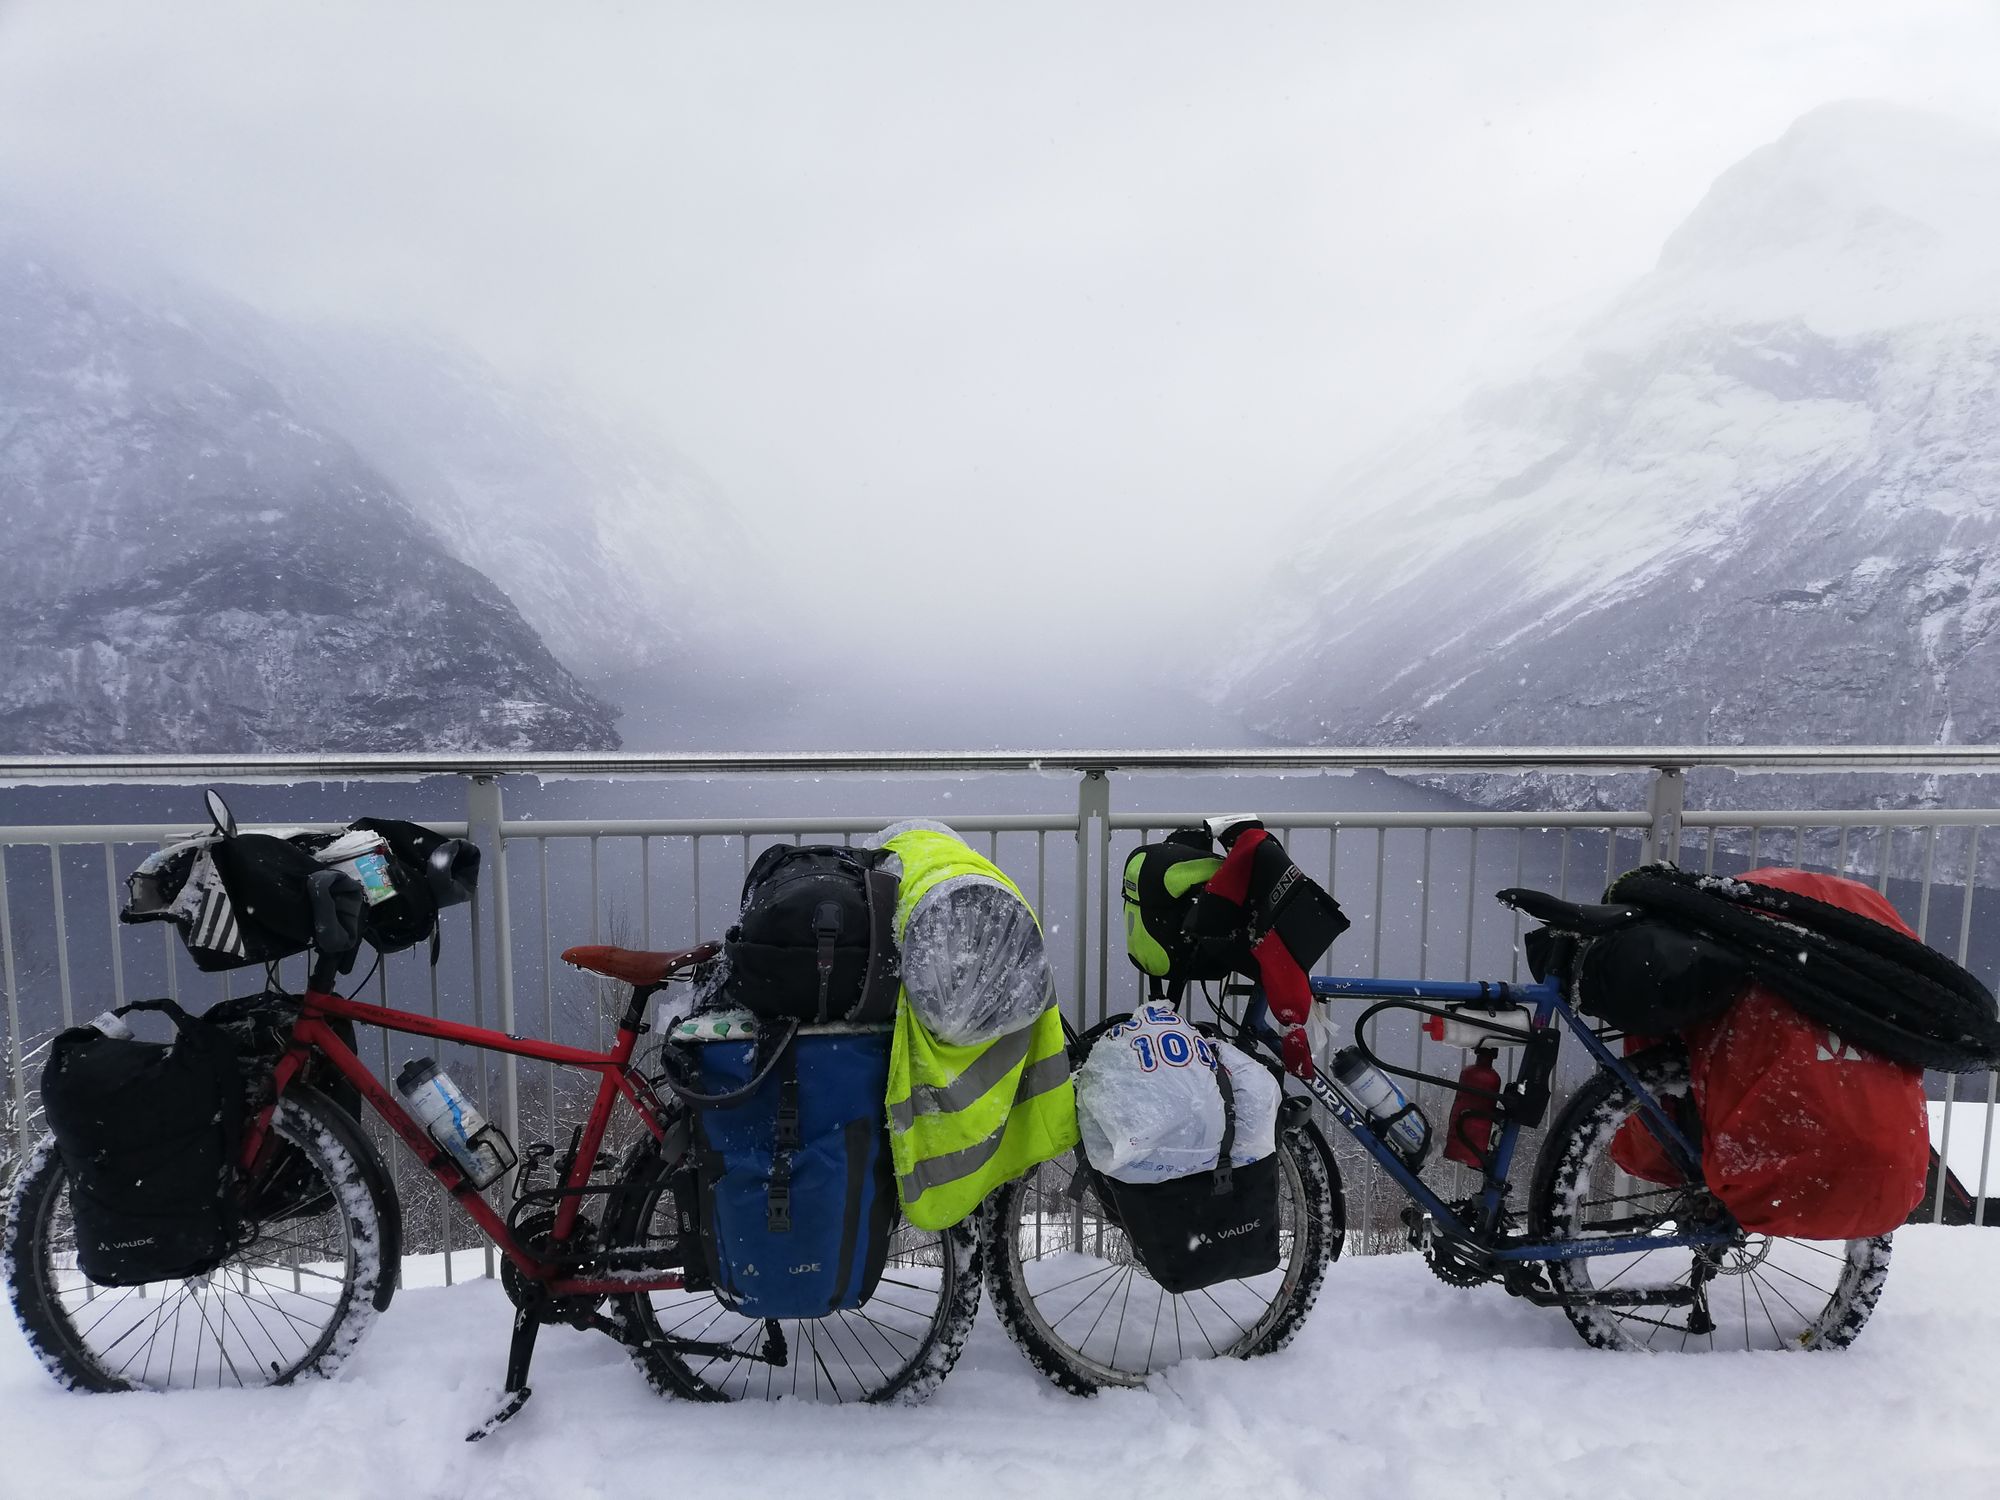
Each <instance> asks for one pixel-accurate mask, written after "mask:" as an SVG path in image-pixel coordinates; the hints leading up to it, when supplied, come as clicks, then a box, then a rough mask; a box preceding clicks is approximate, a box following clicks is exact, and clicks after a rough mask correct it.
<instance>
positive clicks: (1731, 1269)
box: [1529, 1050, 1889, 1350]
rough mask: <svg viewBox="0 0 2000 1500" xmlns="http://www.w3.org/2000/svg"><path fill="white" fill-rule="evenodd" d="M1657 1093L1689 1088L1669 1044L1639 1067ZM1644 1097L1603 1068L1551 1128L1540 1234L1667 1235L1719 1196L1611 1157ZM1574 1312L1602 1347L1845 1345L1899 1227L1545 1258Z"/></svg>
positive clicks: (1535, 1220) (1714, 1212) (1540, 1163)
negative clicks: (1632, 1169) (1859, 1235)
mask: <svg viewBox="0 0 2000 1500" xmlns="http://www.w3.org/2000/svg"><path fill="white" fill-rule="evenodd" d="M1630 1066H1631V1069H1632V1072H1633V1074H1634V1076H1635V1077H1636V1078H1637V1079H1638V1081H1639V1083H1640V1085H1641V1086H1643V1087H1644V1088H1645V1089H1646V1090H1648V1091H1649V1092H1650V1093H1652V1094H1653V1095H1654V1096H1655V1097H1662V1098H1664V1097H1666V1096H1669V1095H1674V1094H1685V1093H1686V1091H1687V1088H1688V1068H1687V1059H1686V1058H1685V1057H1684V1056H1682V1055H1681V1054H1680V1053H1679V1052H1677V1051H1671V1050H1663V1051H1660V1052H1656V1053H1653V1054H1651V1055H1648V1056H1644V1057H1639V1058H1634V1059H1633V1060H1632V1062H1631V1064H1630ZM1638 1109H1639V1103H1638V1099H1637V1097H1636V1096H1635V1095H1634V1094H1633V1093H1632V1092H1631V1090H1630V1089H1628V1088H1627V1087H1626V1086H1625V1084H1624V1083H1623V1082H1621V1081H1620V1080H1619V1078H1618V1077H1617V1075H1615V1074H1613V1073H1610V1072H1604V1071H1600V1072H1599V1073H1598V1074H1597V1075H1596V1076H1595V1077H1593V1078H1592V1079H1591V1080H1590V1081H1589V1082H1588V1083H1586V1084H1585V1085H1584V1086H1583V1087H1582V1088H1581V1089H1579V1090H1578V1091H1577V1093H1576V1094H1575V1096H1574V1097H1572V1098H1571V1099H1570V1101H1569V1103H1568V1104H1567V1105H1566V1106H1564V1108H1563V1110H1562V1112H1561V1113H1560V1114H1559V1115H1558V1116H1557V1117H1556V1121H1555V1124H1554V1125H1552V1126H1551V1127H1550V1129H1549V1135H1548V1139H1547V1140H1546V1141H1545V1142H1544V1143H1543V1145H1542V1152H1541V1156H1540V1157H1539V1158H1538V1159H1537V1161H1536V1163H1535V1182H1534V1189H1533V1195H1532V1202H1531V1204H1530V1218H1529V1225H1530V1233H1531V1234H1532V1235H1533V1236H1534V1237H1535V1238H1536V1239H1540V1240H1550V1241H1554V1240H1589V1239H1603V1238H1606V1237H1608V1236H1612V1235H1621V1236H1623V1235H1634V1234H1652V1233H1660V1234H1668V1233H1671V1232H1672V1231H1673V1229H1674V1227H1675V1226H1676V1225H1679V1224H1686V1223H1703V1222H1710V1221H1713V1220H1714V1219H1716V1218H1717V1217H1719V1216H1721V1215H1722V1212H1723V1211H1722V1208H1721V1205H1720V1204H1718V1203H1717V1202H1716V1201H1715V1199H1714V1197H1713V1196H1712V1195H1711V1194H1710V1193H1709V1192H1708V1189H1707V1188H1706V1187H1705V1186H1704V1185H1703V1184H1701V1183H1699V1182H1683V1183H1677V1184H1669V1185H1662V1184H1660V1183H1657V1182H1650V1181H1647V1180H1645V1179H1643V1178H1638V1177H1632V1176H1629V1175H1627V1174H1626V1173H1625V1172H1624V1171H1623V1170H1622V1169H1620V1168H1619V1166H1618V1165H1617V1163H1616V1162H1615V1161H1613V1160H1612V1157H1611V1142H1612V1139H1613V1137H1614V1136H1616V1135H1617V1133H1618V1130H1619V1127H1620V1126H1622V1125H1623V1124H1624V1123H1625V1122H1626V1121H1627V1120H1629V1119H1631V1118H1632V1117H1633V1116H1634V1115H1635V1114H1637V1112H1638ZM1548 1271H1549V1279H1550V1281H1551V1282H1552V1283H1553V1284H1554V1286H1555V1289H1556V1291H1557V1292H1558V1293H1559V1294H1560V1295H1561V1296H1562V1298H1563V1311H1564V1312H1565V1313H1567V1314H1568V1315H1569V1320H1570V1322H1571V1323H1573V1324H1574V1325H1575V1326H1576V1331H1577V1332H1578V1333H1579V1334H1581V1335H1582V1336H1583V1338H1584V1340H1585V1341H1586V1342H1587V1343H1590V1344H1593V1345H1595V1346H1596V1347H1598V1348H1600V1349H1661V1350H1673V1349H1687V1350H1708V1349H1839V1348H1844V1347H1845V1346H1847V1345H1848V1344H1850V1343H1852V1342H1853V1341H1854V1338H1855V1335H1856V1334H1858V1333H1860V1331H1861V1327H1862V1325H1863V1324H1864V1323H1866V1322H1867V1321H1868V1315H1869V1314H1870V1313H1871V1312H1873V1311H1874V1309H1875V1302H1876V1299H1877V1298H1879V1297H1880V1296H1881V1295H1882V1283H1883V1281H1884V1280H1885V1279H1886V1278H1887V1277H1888V1274H1889V1236H1888V1235H1886V1234H1884V1235H1878V1236H1876V1237H1875V1238H1873V1239H1858V1240H1802V1239H1788V1238H1784V1237H1782V1236H1777V1235H1765V1234H1751V1233H1749V1232H1747V1231H1743V1230H1738V1231H1737V1233H1736V1235H1735V1237H1734V1238H1733V1239H1732V1240H1730V1241H1729V1242H1728V1243H1727V1244H1724V1245H1721V1246H1708V1247H1704V1248H1701V1249H1694V1248H1690V1247H1686V1246H1670V1245H1661V1246H1656V1247H1652V1248H1648V1249H1645V1250H1640V1251H1637V1252H1634V1253H1631V1254H1625V1255H1601V1256H1589V1257H1585V1258H1582V1259H1577V1260H1561V1261H1551V1262H1549V1263H1548Z"/></svg>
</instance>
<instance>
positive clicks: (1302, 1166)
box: [986, 1127, 1346, 1396]
mask: <svg viewBox="0 0 2000 1500" xmlns="http://www.w3.org/2000/svg"><path fill="white" fill-rule="evenodd" d="M1278 1157H1279V1173H1278V1224H1279V1257H1280V1258H1279V1262H1278V1266H1277V1269H1275V1270H1273V1271H1267V1272H1265V1273H1264V1274H1263V1275H1261V1276H1254V1277H1249V1278H1246V1279H1243V1280H1235V1281H1225V1282H1222V1283H1220V1284H1218V1285H1216V1286H1211V1287H1205V1288H1202V1289H1200V1290H1198V1291H1193V1292H1188V1293H1184V1294H1180V1295H1176V1294H1174V1293H1171V1292H1168V1291H1166V1290H1165V1289H1164V1288H1162V1287H1161V1286H1160V1285H1159V1283H1158V1282H1156V1281H1154V1280H1153V1278H1152V1277H1151V1276H1150V1275H1148V1274H1147V1272H1146V1268H1145V1267H1144V1266H1143V1265H1142V1264H1141V1263H1140V1261H1139V1258H1138V1257H1137V1255H1135V1254H1134V1253H1133V1249H1132V1245H1131V1242H1130V1241H1129V1240H1128V1239H1127V1238H1126V1236H1125V1232H1124V1231H1123V1230H1122V1229H1120V1228H1119V1227H1118V1225H1117V1223H1116V1221H1115V1219H1114V1218H1113V1216H1112V1215H1110V1214H1109V1213H1107V1212H1106V1210H1105V1206H1104V1204H1103V1203H1102V1202H1101V1201H1100V1199H1099V1198H1098V1194H1097V1189H1096V1186H1095V1184H1094V1182H1092V1181H1090V1180H1088V1179H1087V1180H1086V1181H1085V1183H1084V1184H1083V1185H1082V1187H1081V1189H1080V1190H1079V1191H1077V1192H1074V1193H1073V1192H1072V1187H1073V1185H1074V1183H1075V1174H1076V1171H1077V1166H1076V1158H1075V1156H1074V1155H1071V1156H1067V1157H1064V1158H1062V1159H1061V1160H1058V1161H1051V1162H1044V1163H1043V1164H1042V1165H1041V1166H1039V1167H1037V1168H1036V1169H1035V1170H1034V1171H1032V1172H1030V1173H1029V1174H1028V1175H1027V1176H1025V1177H1021V1178H1017V1179H1016V1180H1015V1181H1013V1182H1010V1183H1008V1184H1007V1185H1006V1186H1005V1187H1003V1188H1001V1189H1000V1191H999V1192H997V1193H995V1194H994V1195H993V1198H992V1199H991V1200H990V1201H989V1203H988V1205H987V1214H988V1218H987V1224H986V1228H987V1260H986V1276H987V1286H988V1289H989V1290H990V1291H991V1293H992V1296H993V1310H994V1312H995V1314H996V1315H997V1316H998V1317H999V1319H1000V1325H1001V1327H1003V1328H1005V1329H1006V1330H1007V1335H1008V1337H1009V1338H1011V1339H1013V1341H1014V1342H1015V1343H1016V1344H1017V1345H1019V1346H1020V1349H1021V1352H1022V1353H1023V1354H1025V1355H1026V1356H1027V1357H1028V1362H1029V1363H1030V1364H1032V1365H1033V1366H1034V1367H1035V1368H1036V1369H1037V1370H1039V1371H1041V1372H1042V1374H1044V1375H1046V1376H1047V1377H1048V1378H1049V1379H1050V1380H1052V1381H1054V1382H1055V1383H1056V1384H1057V1385H1059V1386H1061V1387H1062V1388H1063V1389H1064V1390H1067V1391H1071V1392H1073V1393H1075V1394H1077V1395H1080V1396H1086V1395H1089V1394H1091V1393H1092V1392H1094V1391H1097V1390H1099V1389H1101V1388H1103V1387H1105V1386H1134V1385H1142V1384H1144V1383H1145V1381H1146V1379H1147V1378H1148V1377H1149V1376H1151V1375H1152V1374H1154V1373H1155V1372H1156V1371H1159V1370H1162V1369H1165V1368H1167V1367H1168V1366H1169V1365H1173V1364H1177V1363H1179V1362H1180V1361H1181V1360H1183V1359H1213V1358H1224V1357H1227V1358H1235V1359H1248V1358H1251V1357H1253V1356H1255V1355H1259V1354H1269V1353H1271V1352H1272V1351H1273V1350H1276V1349H1282V1348H1283V1347H1284V1346H1285V1345H1286V1344H1287V1343H1289V1342H1290V1341H1291V1338H1292V1335H1293V1334H1295V1333H1296V1332H1298V1330H1299V1327H1300V1325H1301V1324H1302V1323H1303V1322H1304V1321H1305V1316H1306V1314H1307V1313H1308V1312H1310V1311H1311V1310H1312V1305H1313V1301H1314V1299H1315V1298H1316V1297H1318V1295H1319V1288H1320V1283H1321V1281H1322V1280H1323V1279H1324V1278H1325V1275H1326V1267H1327V1263H1328V1262H1329V1261H1331V1260H1333V1259H1334V1258H1336V1257H1337V1256H1338V1255H1339V1254H1340V1246H1341V1242H1342V1240H1343V1239H1344V1237H1345V1232H1346V1225H1345V1220H1344V1216H1343V1209H1342V1203H1341V1195H1340V1192H1339V1179H1338V1176H1337V1171H1336V1169H1335V1168H1334V1166H1333V1163H1332V1160H1331V1158H1330V1156H1329V1155H1328V1154H1327V1153H1326V1152H1325V1151H1324V1150H1323V1149H1322V1147H1321V1146H1320V1144H1319V1141H1318V1139H1317V1138H1316V1137H1315V1136H1314V1135H1313V1134H1312V1133H1311V1132H1310V1131H1308V1130H1306V1129H1303V1128H1298V1127H1294V1128H1293V1129H1290V1130H1285V1131H1282V1132H1280V1134H1279V1137H1278Z"/></svg>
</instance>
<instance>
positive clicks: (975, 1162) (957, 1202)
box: [884, 828, 1077, 1229]
mask: <svg viewBox="0 0 2000 1500" xmlns="http://www.w3.org/2000/svg"><path fill="white" fill-rule="evenodd" d="M884 847H885V848H887V849H890V850H893V851H894V852H895V854H896V856H897V857H898V858H899V859H901V860H902V863H903V876H902V890H901V893H900V895H899V897H898V900H897V903H896V940H897V942H899V943H900V942H902V941H903V937H904V934H905V933H906V932H907V931H908V930H909V925H910V914H911V912H913V911H914V910H915V909H916V906H917V903H918V902H920V901H921V900H923V898H924V895H925V893H926V892H928V891H929V890H931V889H932V888H933V887H934V886H936V885H938V884H939V883H940V882H942V881H945V880H950V879H954V878H958V877H963V876H978V877H982V878H984V879H987V880H992V881H996V882H998V883H999V884H1000V885H1002V886H1004V887H1005V888H1006V889H1007V890H1009V891H1010V892H1012V893H1013V895H1014V896H1015V898H1016V899H1018V900H1019V901H1020V902H1021V904H1022V906H1024V907H1025V906H1027V905H1028V902H1027V898H1026V897H1024V896H1022V895H1021V892H1020V890H1019V889H1018V888H1017V887H1016V886H1015V884H1014V882H1013V881H1011V880H1009V879H1008V878H1007V877H1006V876H1005V875H1003V874H1002V873H1001V872H1000V871H999V869H998V868H997V867H995V866H994V865H993V864H992V863H991V861H989V860H985V859H982V858H981V857H980V856H979V855H977V854H975V853H974V852H973V851H972V850H971V849H969V848H967V847H966V846H965V845H964V844H963V843H961V842H960V841H959V840H958V839H955V838H953V837H951V836H950V835H948V834H943V833H936V832H933V831H931V830H929V829H923V828H917V829H912V830H910V831H909V832H907V833H901V834H898V835H897V836H896V837H894V838H892V839H890V840H889V841H888V842H887V843H886V844H885V845H884ZM1037 925H1038V926H1039V918H1038V919H1037ZM888 1102H889V1146H890V1150H891V1154H892V1155H893V1157H894V1159H895V1167H896V1192H897V1196H898V1197H899V1198H900V1199H901V1200H902V1205H903V1215H904V1217H905V1218H907V1219H908V1220H909V1221H910V1222H911V1223H912V1224H914V1225H916V1226H917V1227H918V1228H920V1229H944V1228H947V1227H949V1226H950V1225H953V1224H956V1223H958V1222H959V1221H960V1220H962V1219H964V1218H965V1217H967V1216H968V1215H969V1214H971V1213H972V1211H973V1210H974V1209H976V1208H977V1207H979V1205H980V1203H981V1202H982V1201H984V1199H985V1197H986V1195H987V1194H988V1193H990V1192H992V1191H993V1189H994V1188H996V1187H998V1186H1000V1184H1001V1183H1003V1182H1007V1181H1009V1180H1010V1179H1012V1178H1015V1177H1019V1176H1020V1175H1021V1174H1022V1173H1023V1172H1026V1171H1027V1170H1028V1169H1029V1168H1030V1167H1033V1166H1034V1165H1036V1164H1037V1163H1038V1162H1044V1161H1049V1160H1052V1159H1053V1158H1055V1157H1058V1156H1061V1155H1062V1154H1063V1153H1064V1152H1066V1151H1069V1150H1071V1149H1072V1148H1073V1147H1074V1146H1075V1145H1076V1142H1077V1133H1076V1092H1075V1090H1074V1089H1072V1088H1071V1087H1070V1081H1069V1054H1068V1052H1067V1051H1066V1050H1065V1049H1064V1046H1063V1033H1062V1015H1061V1013H1060V1012H1059V1011H1058V1010H1057V1009H1056V1007H1055V1005H1054V1003H1053V997H1051V1004H1050V1005H1049V1006H1048V1007H1047V1008H1046V1009H1045V1010H1043V1011H1042V1013H1041V1014H1040V1015H1039V1016H1037V1017H1036V1018H1035V1019H1034V1021H1032V1022H1031V1023H1030V1024H1028V1025H1026V1026H1022V1027H1020V1028H1018V1029H1017V1030H1014V1031H1010V1032H1007V1033H1005V1034H1003V1035H1001V1036H999V1037H996V1038H994V1039H993V1040H992V1041H989V1042H974V1043H970V1044H968V1045H964V1046H954V1045H952V1044H951V1043H948V1042H941V1041H939V1040H938V1039H937V1038H936V1037H934V1036H932V1035H931V1034H930V1032H929V1031H928V1030H926V1029H925V1027H924V1024H923V1022H922V1021H921V1020H919V1019H918V1017H917V1014H916V1012H915V1011H914V1010H913V1009H912V1007H911V1005H910V996H909V991H908V990H907V989H906V990H904V991H902V992H901V993H899V994H898V995H897V997H896V1034H895V1039H894V1042H893V1044H892V1047H891V1050H890V1053H889V1100H888Z"/></svg>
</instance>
